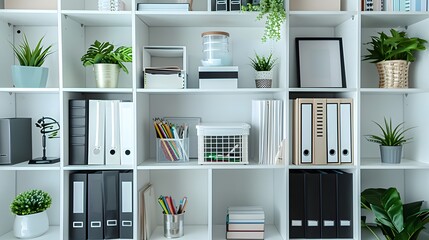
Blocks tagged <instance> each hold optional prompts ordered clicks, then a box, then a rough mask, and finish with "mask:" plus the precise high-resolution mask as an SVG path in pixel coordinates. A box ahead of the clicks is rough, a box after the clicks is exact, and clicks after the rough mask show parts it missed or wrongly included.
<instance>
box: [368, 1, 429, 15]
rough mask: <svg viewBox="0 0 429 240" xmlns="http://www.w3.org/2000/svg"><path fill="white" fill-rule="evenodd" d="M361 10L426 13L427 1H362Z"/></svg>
mask: <svg viewBox="0 0 429 240" xmlns="http://www.w3.org/2000/svg"><path fill="white" fill-rule="evenodd" d="M362 10H363V11H389V12H391V11H401V12H408V11H413V12H426V11H428V0H362Z"/></svg>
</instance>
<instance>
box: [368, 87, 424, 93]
mask: <svg viewBox="0 0 429 240" xmlns="http://www.w3.org/2000/svg"><path fill="white" fill-rule="evenodd" d="M360 92H361V93H362V94H365V93H379V94H412V93H425V92H429V90H426V89H419V88H401V89H398V88H361V89H360Z"/></svg>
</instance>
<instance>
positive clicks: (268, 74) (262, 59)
mask: <svg viewBox="0 0 429 240" xmlns="http://www.w3.org/2000/svg"><path fill="white" fill-rule="evenodd" d="M275 63H276V59H274V58H273V54H272V53H270V55H268V57H266V56H260V55H258V54H257V53H255V57H254V58H251V59H250V64H251V65H252V67H253V69H255V71H256V75H255V83H256V87H257V88H271V86H272V81H273V67H274V65H275Z"/></svg>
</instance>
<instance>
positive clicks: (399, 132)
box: [366, 118, 412, 146]
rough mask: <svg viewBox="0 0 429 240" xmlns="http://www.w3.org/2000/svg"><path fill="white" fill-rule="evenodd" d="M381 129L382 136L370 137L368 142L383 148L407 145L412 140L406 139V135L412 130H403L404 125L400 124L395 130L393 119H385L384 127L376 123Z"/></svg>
mask: <svg viewBox="0 0 429 240" xmlns="http://www.w3.org/2000/svg"><path fill="white" fill-rule="evenodd" d="M374 123H375V124H377V126H378V127H379V128H380V130H381V132H382V134H381V135H368V136H367V138H366V139H367V140H368V141H370V142H375V143H378V144H380V145H382V146H399V145H402V144H404V143H406V142H407V141H408V140H410V139H411V138H405V136H404V133H405V132H407V131H409V130H410V129H412V128H406V129H404V128H403V125H404V123H403V122H402V123H400V124H398V125H396V127H394V128H393V126H392V119H389V121H387V119H386V118H384V126H382V125H381V124H379V123H377V122H374Z"/></svg>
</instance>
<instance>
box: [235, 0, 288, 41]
mask: <svg viewBox="0 0 429 240" xmlns="http://www.w3.org/2000/svg"><path fill="white" fill-rule="evenodd" d="M241 10H242V11H250V12H251V11H259V14H258V16H256V19H257V20H261V19H263V18H264V17H266V21H265V32H264V35H263V36H262V42H266V41H267V39H273V40H275V41H279V40H280V38H281V27H282V24H283V23H284V22H285V21H286V11H285V9H284V1H283V0H261V1H260V2H259V5H255V4H254V5H252V4H251V3H247V5H246V6H242V7H241Z"/></svg>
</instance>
